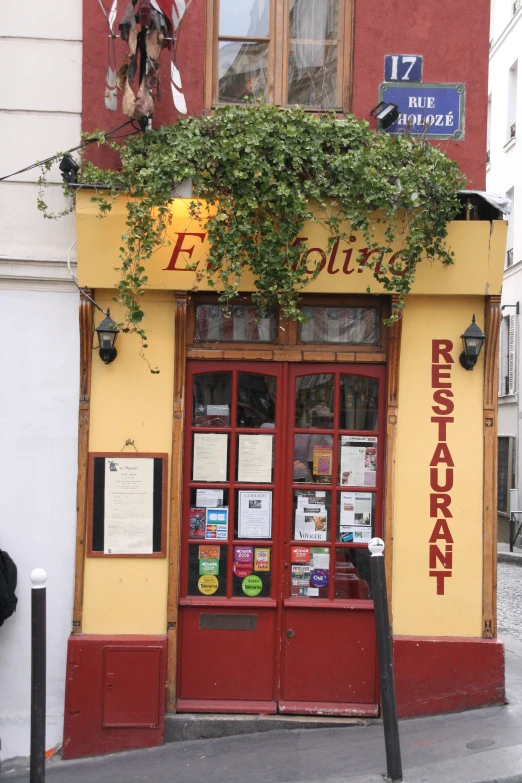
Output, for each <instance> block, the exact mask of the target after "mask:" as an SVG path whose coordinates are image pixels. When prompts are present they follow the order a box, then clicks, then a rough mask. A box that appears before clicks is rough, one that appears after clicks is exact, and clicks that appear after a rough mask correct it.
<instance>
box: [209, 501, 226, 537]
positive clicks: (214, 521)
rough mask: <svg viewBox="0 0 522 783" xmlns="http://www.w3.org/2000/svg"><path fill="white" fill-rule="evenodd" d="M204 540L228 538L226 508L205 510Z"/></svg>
mask: <svg viewBox="0 0 522 783" xmlns="http://www.w3.org/2000/svg"><path fill="white" fill-rule="evenodd" d="M206 515H207V519H206V527H205V538H219V539H221V540H223V539H226V538H228V508H207V511H206Z"/></svg>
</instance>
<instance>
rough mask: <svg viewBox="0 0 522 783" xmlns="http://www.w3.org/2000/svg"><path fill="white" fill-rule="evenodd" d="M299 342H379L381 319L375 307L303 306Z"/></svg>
mask: <svg viewBox="0 0 522 783" xmlns="http://www.w3.org/2000/svg"><path fill="white" fill-rule="evenodd" d="M302 312H303V314H304V315H305V316H306V318H307V319H308V320H307V321H306V322H305V323H302V324H299V340H300V341H301V342H302V343H343V344H357V345H379V344H380V342H381V318H380V313H379V310H378V309H377V308H376V307H303V308H302Z"/></svg>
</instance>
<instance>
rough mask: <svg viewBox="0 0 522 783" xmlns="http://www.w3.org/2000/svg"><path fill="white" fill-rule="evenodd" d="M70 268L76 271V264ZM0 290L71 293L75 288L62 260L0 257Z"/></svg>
mask: <svg viewBox="0 0 522 783" xmlns="http://www.w3.org/2000/svg"><path fill="white" fill-rule="evenodd" d="M71 266H72V269H73V270H74V271H76V263H74V264H73V265H71ZM0 290H20V291H21V290H24V291H57V292H62V293H63V292H65V293H72V292H73V291H76V290H77V287H76V284H75V282H74V280H73V279H72V276H71V273H70V272H69V269H68V268H67V262H66V261H64V260H63V259H34V258H9V257H6V256H0Z"/></svg>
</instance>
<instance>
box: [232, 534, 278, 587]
mask: <svg viewBox="0 0 522 783" xmlns="http://www.w3.org/2000/svg"><path fill="white" fill-rule="evenodd" d="M232 568H233V570H232V595H233V596H237V597H241V598H265V597H269V596H270V583H271V574H272V548H271V547H262V546H235V547H234V563H233V567H232Z"/></svg>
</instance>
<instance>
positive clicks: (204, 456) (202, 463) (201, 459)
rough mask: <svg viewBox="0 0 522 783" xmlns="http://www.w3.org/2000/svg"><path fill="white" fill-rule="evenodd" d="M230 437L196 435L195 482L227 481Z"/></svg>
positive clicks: (212, 434) (206, 434)
mask: <svg viewBox="0 0 522 783" xmlns="http://www.w3.org/2000/svg"><path fill="white" fill-rule="evenodd" d="M227 456H228V435H225V434H218V433H206V432H205V433H203V432H197V433H195V434H194V455H193V467H192V480H193V481H226V480H227Z"/></svg>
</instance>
